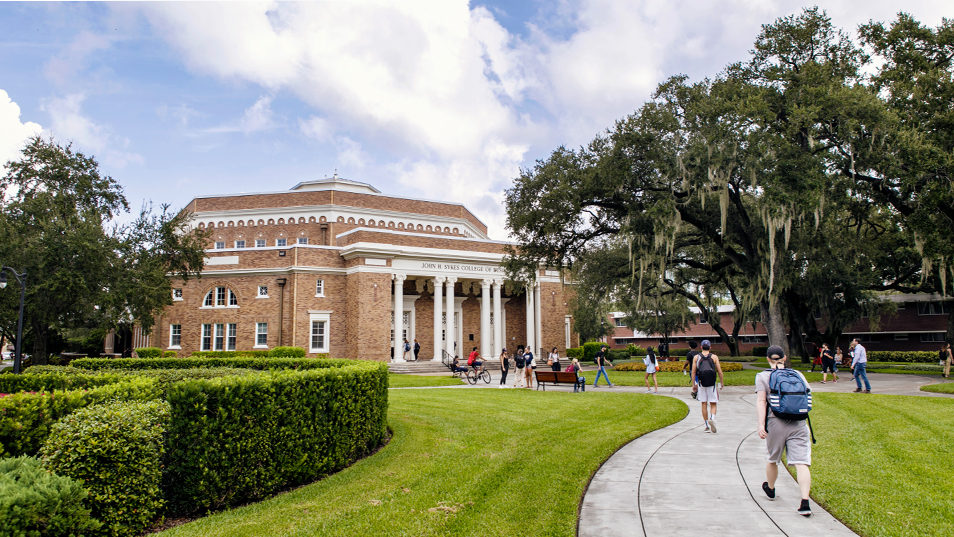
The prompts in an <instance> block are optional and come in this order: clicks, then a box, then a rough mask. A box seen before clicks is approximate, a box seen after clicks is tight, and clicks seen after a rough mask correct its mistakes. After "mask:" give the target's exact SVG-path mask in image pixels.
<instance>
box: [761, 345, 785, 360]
mask: <svg viewBox="0 0 954 537" xmlns="http://www.w3.org/2000/svg"><path fill="white" fill-rule="evenodd" d="M765 356H767V357H769V358H772V359H773V360H781V359H782V357H784V356H785V351H784V350H782V348H781V347H779V346H778V345H772V346H771V347H769V348H768V350H767V351H765Z"/></svg>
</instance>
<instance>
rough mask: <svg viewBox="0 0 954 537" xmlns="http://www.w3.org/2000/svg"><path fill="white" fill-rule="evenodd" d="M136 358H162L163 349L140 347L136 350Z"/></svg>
mask: <svg viewBox="0 0 954 537" xmlns="http://www.w3.org/2000/svg"><path fill="white" fill-rule="evenodd" d="M136 356H138V357H140V358H162V349H160V348H159V347H140V348H137V349H136Z"/></svg>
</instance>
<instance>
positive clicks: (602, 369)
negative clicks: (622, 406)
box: [593, 345, 613, 388]
mask: <svg viewBox="0 0 954 537" xmlns="http://www.w3.org/2000/svg"><path fill="white" fill-rule="evenodd" d="M608 348H609V347H607V346H605V345H604V346H602V347H600V350H599V351H597V352H596V380H595V381H593V387H594V388H596V387H597V386H596V385H597V384H599V382H600V375H603V378H604V379H605V380H606V384H607V386H606V387H607V388H612V387H613V383H612V382H610V379H609V377H608V376H606V364H607V362H608V363H609V365H613V362H610V361H609V358H607V357H606V349H608Z"/></svg>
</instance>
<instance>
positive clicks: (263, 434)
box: [167, 360, 388, 513]
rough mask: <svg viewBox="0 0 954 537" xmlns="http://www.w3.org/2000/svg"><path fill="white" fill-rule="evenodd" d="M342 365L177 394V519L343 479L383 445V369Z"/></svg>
mask: <svg viewBox="0 0 954 537" xmlns="http://www.w3.org/2000/svg"><path fill="white" fill-rule="evenodd" d="M329 362H330V360H329ZM345 362H346V363H343V364H340V365H341V366H342V367H326V368H323V369H315V370H310V371H273V372H271V373H269V374H266V375H256V376H247V377H226V378H219V379H211V380H189V381H184V382H180V383H177V384H175V385H173V386H172V387H171V389H170V390H169V393H168V396H167V399H168V401H169V404H170V405H171V412H172V420H171V424H170V426H169V463H168V475H167V487H168V490H169V496H168V499H169V501H170V507H171V508H172V509H173V511H174V512H176V513H191V512H195V511H202V510H206V509H216V508H221V507H225V506H229V505H235V504H237V503H242V502H245V501H249V500H255V499H260V498H263V497H265V496H267V495H269V494H271V493H273V492H275V491H276V490H278V489H280V488H282V487H286V486H289V485H295V484H299V483H305V482H308V481H312V480H314V479H316V478H318V477H320V476H322V475H325V474H328V473H331V472H334V471H337V470H340V469H341V468H344V467H345V466H347V465H348V464H350V463H351V462H353V461H354V460H356V459H357V458H358V457H360V456H362V455H365V454H367V453H369V452H371V451H372V450H373V449H375V448H376V447H377V446H379V445H380V444H381V442H382V441H383V439H384V435H385V432H386V427H387V407H388V391H387V388H388V370H387V366H386V365H385V364H383V363H378V362H354V361H345Z"/></svg>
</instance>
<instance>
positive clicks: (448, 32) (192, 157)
mask: <svg viewBox="0 0 954 537" xmlns="http://www.w3.org/2000/svg"><path fill="white" fill-rule="evenodd" d="M811 5H812V4H803V3H797V2H789V1H781V0H777V1H772V0H721V1H712V0H666V1H656V0H649V1H643V0H603V1H596V0H594V1H586V0H581V1H570V0H549V1H541V0H524V1H508V2H503V1H501V2H467V1H458V0H431V1H417V0H392V1H378V0H370V1H357V0H355V1H324V2H305V3H291V2H202V3H185V2H159V3H147V2H133V3H112V2H110V3H56V2H35V3H34V2H27V3H19V2H0V162H7V161H8V160H11V159H16V158H18V155H19V151H20V150H21V149H22V147H23V144H24V143H25V142H26V141H27V140H28V138H29V137H30V136H33V135H35V134H40V135H42V136H44V137H50V136H52V137H53V139H54V140H55V141H57V142H59V143H63V144H65V143H72V144H73V146H74V148H76V149H78V150H81V151H83V152H85V153H87V154H92V155H94V156H95V157H96V158H97V160H98V162H99V163H100V169H101V171H102V172H103V173H105V174H108V175H110V176H112V177H113V178H114V179H116V180H117V181H119V183H120V184H121V185H122V186H123V188H124V191H125V194H126V196H127V198H128V199H129V202H130V205H131V206H132V208H133V210H134V211H135V210H137V209H138V208H139V206H140V205H141V204H142V203H144V202H152V203H154V204H155V205H160V204H170V205H171V206H172V207H173V208H174V209H178V208H180V207H183V206H184V205H185V204H187V203H188V202H189V201H190V200H191V199H192V198H194V197H196V196H203V195H213V194H235V193H241V192H274V191H281V190H287V189H290V188H291V187H293V186H294V185H296V184H297V183H299V182H301V181H309V180H314V179H320V178H323V177H330V176H332V175H333V174H334V173H336V172H337V173H338V175H339V176H340V177H344V178H346V179H351V180H355V181H360V182H363V183H369V184H371V185H372V186H374V187H376V188H377V189H378V190H380V191H381V192H382V193H384V194H388V195H394V196H402V197H410V198H420V199H430V200H438V201H450V202H456V203H462V204H464V205H465V206H466V207H467V208H469V209H470V210H471V211H472V212H473V213H474V214H476V215H477V217H478V218H480V219H481V220H482V221H483V222H484V223H485V224H487V226H488V229H489V234H490V236H491V237H492V238H494V239H498V240H506V239H507V232H506V227H505V226H506V216H505V211H504V204H503V202H504V191H505V189H507V188H508V187H510V185H512V183H513V180H514V178H516V177H518V176H519V174H520V170H521V168H529V167H531V166H533V164H534V163H535V162H536V161H537V160H540V159H546V158H547V157H548V156H549V155H550V153H551V152H552V151H553V150H554V149H556V148H558V147H560V146H567V147H578V146H581V145H584V144H586V143H587V142H588V141H590V140H591V139H592V138H593V137H594V136H596V135H597V134H599V133H600V132H601V131H603V130H605V129H606V128H608V127H610V126H612V125H613V122H614V121H616V120H618V119H621V118H623V117H625V116H626V115H628V114H631V113H633V112H634V111H635V110H636V109H638V108H639V107H640V106H641V105H642V104H643V103H644V102H646V100H648V99H649V98H650V96H651V94H652V92H653V90H654V89H655V87H656V86H657V84H659V83H660V82H662V81H664V80H665V79H666V78H668V77H670V76H673V75H676V74H686V75H688V76H689V77H690V79H692V80H701V79H703V78H706V77H709V78H711V77H714V76H716V75H717V74H718V73H719V71H720V70H721V69H722V68H723V67H724V66H726V65H727V64H729V63H732V62H736V61H744V60H746V59H747V58H748V55H749V52H748V51H749V50H751V48H752V44H753V42H754V40H755V39H756V37H757V36H758V33H759V31H760V29H761V25H763V24H770V23H772V22H773V21H775V20H776V19H777V18H779V17H784V16H789V15H793V14H798V13H800V12H801V10H802V8H803V7H806V6H811ZM817 5H818V6H819V7H820V8H822V9H825V10H826V11H827V13H828V15H829V16H830V17H831V18H832V21H833V22H834V24H835V25H836V26H839V27H841V28H843V29H845V30H846V31H848V32H849V33H852V34H854V32H855V30H856V29H857V27H858V25H859V24H863V23H866V22H868V21H870V20H874V21H883V22H890V21H891V20H894V19H895V18H896V16H897V11H898V9H899V8H898V5H899V3H898V2H896V1H886V0H842V1H837V2H834V1H832V2H828V3H827V5H826V4H825V3H821V2H820V3H818V4H817ZM945 8H946V9H945ZM904 10H905V11H906V12H907V13H910V14H911V15H913V16H914V17H915V18H916V19H917V20H919V21H921V22H922V23H924V24H927V25H929V26H932V27H934V26H938V25H940V24H941V18H942V17H945V16H946V17H949V18H950V17H954V7H952V6H951V4H950V3H949V2H944V1H937V0H934V1H926V0H909V1H907V2H904Z"/></svg>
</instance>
